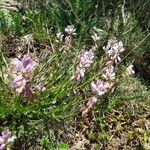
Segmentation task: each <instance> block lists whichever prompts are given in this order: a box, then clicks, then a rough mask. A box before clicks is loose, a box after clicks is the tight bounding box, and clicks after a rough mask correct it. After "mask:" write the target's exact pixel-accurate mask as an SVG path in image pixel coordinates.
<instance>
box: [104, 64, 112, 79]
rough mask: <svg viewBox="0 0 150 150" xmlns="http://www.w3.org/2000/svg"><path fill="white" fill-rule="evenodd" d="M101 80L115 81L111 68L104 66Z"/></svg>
mask: <svg viewBox="0 0 150 150" xmlns="http://www.w3.org/2000/svg"><path fill="white" fill-rule="evenodd" d="M102 78H103V79H105V80H114V79H115V70H114V67H113V66H106V67H105V68H104V73H103V74H102Z"/></svg>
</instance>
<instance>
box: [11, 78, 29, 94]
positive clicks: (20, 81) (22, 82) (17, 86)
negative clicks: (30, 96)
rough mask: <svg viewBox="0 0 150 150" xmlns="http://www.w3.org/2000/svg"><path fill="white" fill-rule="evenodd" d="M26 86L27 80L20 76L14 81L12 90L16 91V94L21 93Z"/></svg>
mask: <svg viewBox="0 0 150 150" xmlns="http://www.w3.org/2000/svg"><path fill="white" fill-rule="evenodd" d="M26 84H27V80H26V79H25V78H23V77H22V76H21V75H20V76H17V77H16V78H15V79H14V81H13V83H12V88H13V89H14V90H15V92H16V93H21V92H22V91H23V89H24V88H25V86H26Z"/></svg>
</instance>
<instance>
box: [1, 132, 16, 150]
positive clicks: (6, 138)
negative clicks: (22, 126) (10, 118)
mask: <svg viewBox="0 0 150 150" xmlns="http://www.w3.org/2000/svg"><path fill="white" fill-rule="evenodd" d="M16 138H17V137H16V136H14V135H12V133H11V132H10V131H9V130H6V131H3V132H2V133H1V136H0V150H4V149H10V147H11V146H12V144H13V143H14V141H15V139H16Z"/></svg>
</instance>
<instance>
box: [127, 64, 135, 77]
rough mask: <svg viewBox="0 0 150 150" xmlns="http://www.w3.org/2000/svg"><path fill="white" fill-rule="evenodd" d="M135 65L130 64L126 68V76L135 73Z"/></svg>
mask: <svg viewBox="0 0 150 150" xmlns="http://www.w3.org/2000/svg"><path fill="white" fill-rule="evenodd" d="M133 67H134V66H133V65H132V64H131V65H130V66H128V67H127V68H126V72H125V76H131V75H133V74H135V71H134V70H133Z"/></svg>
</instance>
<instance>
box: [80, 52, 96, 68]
mask: <svg viewBox="0 0 150 150" xmlns="http://www.w3.org/2000/svg"><path fill="white" fill-rule="evenodd" d="M79 59H80V63H79V67H85V68H86V67H90V65H91V64H92V63H93V59H94V53H93V51H92V50H89V51H86V52H81V53H80V56H79Z"/></svg>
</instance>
